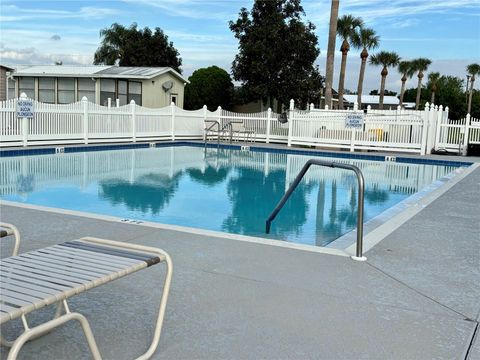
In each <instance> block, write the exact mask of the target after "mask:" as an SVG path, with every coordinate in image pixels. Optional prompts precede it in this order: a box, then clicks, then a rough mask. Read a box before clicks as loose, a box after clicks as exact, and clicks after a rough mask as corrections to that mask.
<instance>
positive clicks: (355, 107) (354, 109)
mask: <svg viewBox="0 0 480 360" xmlns="http://www.w3.org/2000/svg"><path fill="white" fill-rule="evenodd" d="M353 111H358V102H357V101H355V102H354V103H353Z"/></svg>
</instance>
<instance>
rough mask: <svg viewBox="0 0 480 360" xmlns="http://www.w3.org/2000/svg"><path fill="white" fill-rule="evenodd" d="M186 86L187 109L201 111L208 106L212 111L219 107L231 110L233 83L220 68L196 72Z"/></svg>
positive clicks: (211, 67)
mask: <svg viewBox="0 0 480 360" xmlns="http://www.w3.org/2000/svg"><path fill="white" fill-rule="evenodd" d="M188 80H189V81H190V84H187V86H185V109H187V110H195V109H200V108H201V107H202V106H203V105H207V108H208V109H209V110H210V111H214V110H215V109H216V108H217V107H218V106H221V107H222V108H224V109H229V108H230V106H231V105H232V102H233V83H232V79H231V78H230V75H229V74H228V73H227V72H226V71H225V70H223V69H221V68H219V67H218V66H210V67H208V68H202V69H198V70H195V71H194V72H193V74H192V75H191V76H190V77H189V78H188Z"/></svg>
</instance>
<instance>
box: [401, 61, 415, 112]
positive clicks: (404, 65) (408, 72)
mask: <svg viewBox="0 0 480 360" xmlns="http://www.w3.org/2000/svg"><path fill="white" fill-rule="evenodd" d="M398 72H399V73H400V74H402V79H401V81H402V88H401V90H400V106H402V105H403V96H404V94H405V85H406V83H407V79H408V78H410V79H411V78H412V76H413V74H414V73H415V69H414V68H413V64H412V62H411V61H400V62H399V63H398Z"/></svg>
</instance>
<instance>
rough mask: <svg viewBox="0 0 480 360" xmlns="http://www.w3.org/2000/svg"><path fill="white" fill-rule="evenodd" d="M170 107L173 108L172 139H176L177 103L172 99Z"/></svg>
mask: <svg viewBox="0 0 480 360" xmlns="http://www.w3.org/2000/svg"><path fill="white" fill-rule="evenodd" d="M170 108H171V110H172V141H174V140H175V103H174V102H173V101H172V102H171V103H170Z"/></svg>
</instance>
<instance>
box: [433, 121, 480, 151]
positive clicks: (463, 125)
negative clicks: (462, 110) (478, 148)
mask: <svg viewBox="0 0 480 360" xmlns="http://www.w3.org/2000/svg"><path fill="white" fill-rule="evenodd" d="M468 144H480V119H474V118H471V117H470V114H467V116H466V117H465V118H463V119H460V120H450V119H448V117H445V118H443V119H441V121H439V122H438V123H437V132H436V140H435V150H437V151H438V150H446V151H454V152H459V153H462V154H463V155H465V154H466V152H467V148H468Z"/></svg>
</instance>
